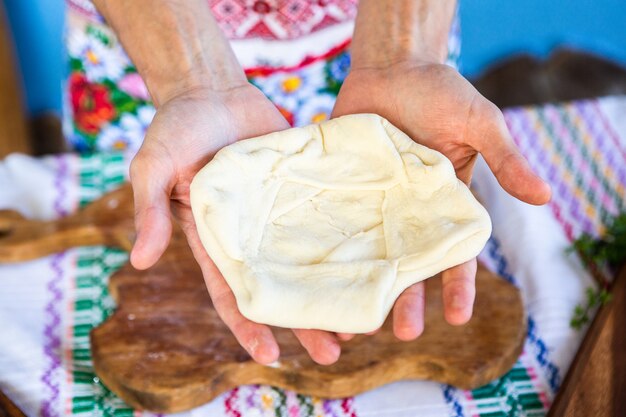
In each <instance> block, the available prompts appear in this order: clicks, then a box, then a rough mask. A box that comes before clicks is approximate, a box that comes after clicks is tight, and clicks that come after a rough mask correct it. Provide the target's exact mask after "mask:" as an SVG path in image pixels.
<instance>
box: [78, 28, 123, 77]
mask: <svg viewBox="0 0 626 417" xmlns="http://www.w3.org/2000/svg"><path fill="white" fill-rule="evenodd" d="M67 49H68V53H69V54H70V56H71V57H73V58H74V59H77V60H79V61H80V64H81V65H82V68H83V70H84V72H85V75H86V76H87V79H88V80H89V81H92V82H97V81H102V80H103V79H109V80H112V81H115V80H117V79H118V78H120V77H121V76H122V75H123V74H124V67H125V66H126V65H128V62H126V61H127V60H126V59H124V58H125V54H124V55H123V54H120V53H119V51H118V50H119V47H118V48H111V47H110V46H109V45H106V44H105V43H104V42H103V38H102V37H101V36H97V35H96V34H90V33H87V32H74V33H73V34H72V36H69V37H68V42H67Z"/></svg>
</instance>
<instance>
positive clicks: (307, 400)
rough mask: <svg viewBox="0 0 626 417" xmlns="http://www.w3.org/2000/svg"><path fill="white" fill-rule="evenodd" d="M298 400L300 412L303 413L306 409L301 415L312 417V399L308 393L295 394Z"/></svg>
mask: <svg viewBox="0 0 626 417" xmlns="http://www.w3.org/2000/svg"><path fill="white" fill-rule="evenodd" d="M296 396H297V398H298V402H299V403H300V412H301V413H303V412H305V410H306V414H301V416H302V417H312V416H314V415H315V408H314V407H313V401H311V397H309V396H308V395H300V394H297V395H296Z"/></svg>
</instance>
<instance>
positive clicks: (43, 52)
mask: <svg viewBox="0 0 626 417" xmlns="http://www.w3.org/2000/svg"><path fill="white" fill-rule="evenodd" d="M4 5H5V8H6V12H7V15H8V18H9V25H10V27H11V30H12V32H13V39H14V40H15V43H16V47H17V55H18V59H19V65H20V70H21V73H22V78H23V80H24V84H25V86H26V105H27V108H28V110H29V111H30V112H31V113H34V114H36V113H39V112H41V111H44V110H54V111H60V109H61V79H62V70H63V17H64V13H65V10H64V2H63V0H4Z"/></svg>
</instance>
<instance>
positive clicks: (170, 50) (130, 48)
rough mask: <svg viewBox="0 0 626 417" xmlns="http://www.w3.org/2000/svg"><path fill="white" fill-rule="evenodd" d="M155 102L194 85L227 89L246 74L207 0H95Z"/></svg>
mask: <svg viewBox="0 0 626 417" xmlns="http://www.w3.org/2000/svg"><path fill="white" fill-rule="evenodd" d="M94 3H95V5H96V7H97V8H98V11H99V12H100V13H101V14H102V15H103V16H104V18H105V19H106V21H107V23H108V24H109V25H110V26H111V27H112V28H113V30H114V31H115V33H116V34H117V36H118V39H119V40H120V42H121V43H122V45H123V46H124V49H125V50H126V52H127V53H128V55H129V56H130V58H131V60H132V61H133V63H134V64H135V66H136V67H137V70H138V71H139V73H140V74H141V76H142V78H143V79H144V81H145V82H146V85H147V87H148V90H149V91H150V95H151V96H152V99H153V100H154V102H155V105H157V106H158V105H159V104H162V103H164V102H166V101H167V100H168V99H170V98H172V97H174V96H176V95H178V94H181V93H183V92H185V91H188V90H192V89H194V88H199V87H200V88H212V89H215V90H227V89H230V88H234V87H237V86H239V85H244V84H245V83H246V77H245V75H244V73H243V70H242V69H241V66H240V65H239V63H238V62H237V59H236V58H235V56H234V54H233V52H232V50H231V48H230V45H229V43H228V40H227V39H226V38H225V37H224V35H223V34H222V32H221V30H220V28H219V27H218V25H217V23H216V21H215V19H214V17H213V15H212V13H211V10H210V9H209V7H208V4H207V1H206V0H130V1H129V0H94Z"/></svg>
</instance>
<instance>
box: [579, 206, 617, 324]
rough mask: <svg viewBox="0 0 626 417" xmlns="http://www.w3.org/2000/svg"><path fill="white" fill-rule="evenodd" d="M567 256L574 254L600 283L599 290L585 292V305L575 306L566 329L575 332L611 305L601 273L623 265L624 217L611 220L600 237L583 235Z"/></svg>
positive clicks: (605, 282) (604, 279)
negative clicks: (596, 313) (593, 315)
mask: <svg viewBox="0 0 626 417" xmlns="http://www.w3.org/2000/svg"><path fill="white" fill-rule="evenodd" d="M568 252H577V253H578V254H579V255H580V257H581V258H582V260H583V262H584V263H585V266H586V267H587V268H588V269H589V270H590V271H591V273H592V275H593V276H594V277H595V278H596V280H597V281H598V282H599V283H600V288H599V289H595V288H593V287H589V288H587V291H586V294H587V298H586V300H585V304H579V305H577V306H576V308H575V309H574V316H573V317H572V319H571V321H570V326H571V327H573V328H574V329H577V330H579V329H581V328H582V327H583V326H584V325H585V324H587V323H589V321H590V320H591V318H590V315H591V314H592V312H593V311H594V310H595V309H596V308H597V307H599V306H602V305H605V304H606V303H608V302H609V301H611V298H612V296H611V293H610V292H609V289H608V281H607V279H606V278H605V277H604V276H605V274H604V273H603V272H602V271H604V270H607V269H608V270H609V271H611V272H614V271H615V270H616V268H617V267H619V266H620V265H622V264H623V263H624V262H626V213H621V214H620V215H618V216H617V217H615V218H614V219H613V221H612V222H611V223H610V224H609V225H608V226H607V228H606V232H605V234H604V235H603V236H602V237H599V238H598V237H594V236H591V235H590V234H587V233H583V234H582V235H581V236H580V237H579V238H578V239H576V240H575V241H574V242H573V243H572V245H571V246H570V247H569V248H568Z"/></svg>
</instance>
